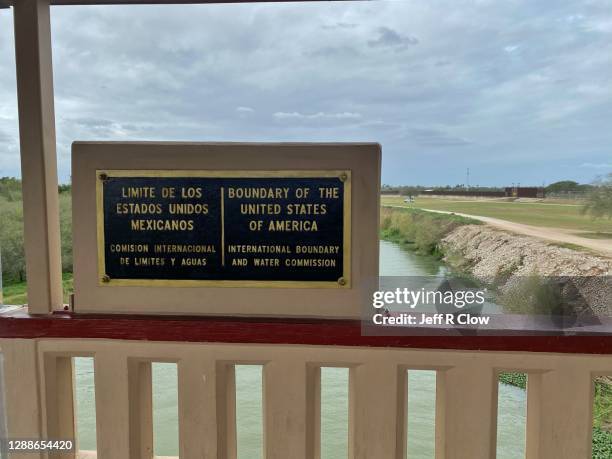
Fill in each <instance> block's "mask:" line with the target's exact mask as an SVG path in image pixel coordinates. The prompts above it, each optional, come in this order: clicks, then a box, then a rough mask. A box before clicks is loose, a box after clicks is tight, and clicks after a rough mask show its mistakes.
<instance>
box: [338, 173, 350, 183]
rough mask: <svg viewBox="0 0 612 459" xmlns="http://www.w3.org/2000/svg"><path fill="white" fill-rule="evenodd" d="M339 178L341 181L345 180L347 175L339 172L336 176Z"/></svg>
mask: <svg viewBox="0 0 612 459" xmlns="http://www.w3.org/2000/svg"><path fill="white" fill-rule="evenodd" d="M338 178H339V179H340V181H341V182H346V180H347V179H348V175H347V174H345V173H342V174H340V177H338Z"/></svg>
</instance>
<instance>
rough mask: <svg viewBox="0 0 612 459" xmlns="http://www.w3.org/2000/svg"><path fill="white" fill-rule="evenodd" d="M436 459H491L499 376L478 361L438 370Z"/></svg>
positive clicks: (494, 446)
mask: <svg viewBox="0 0 612 459" xmlns="http://www.w3.org/2000/svg"><path fill="white" fill-rule="evenodd" d="M436 381H437V387H436V459H491V458H494V457H495V450H496V440H497V439H496V432H497V386H498V382H497V373H496V371H495V370H494V369H493V368H491V367H489V366H487V365H483V364H479V362H478V359H477V358H476V359H475V361H474V362H472V363H466V364H464V365H461V366H458V367H453V368H450V369H447V370H442V371H438V374H437V378H436Z"/></svg>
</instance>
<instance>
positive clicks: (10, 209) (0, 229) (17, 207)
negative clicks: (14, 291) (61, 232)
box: [0, 198, 25, 282]
mask: <svg viewBox="0 0 612 459" xmlns="http://www.w3.org/2000/svg"><path fill="white" fill-rule="evenodd" d="M0 221H2V225H0V250H2V274H3V277H4V279H5V280H6V281H8V282H21V281H23V280H25V257H24V251H23V212H22V210H21V202H16V203H15V202H9V201H8V200H6V199H4V198H0Z"/></svg>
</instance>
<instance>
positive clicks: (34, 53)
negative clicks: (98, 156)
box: [13, 0, 63, 314]
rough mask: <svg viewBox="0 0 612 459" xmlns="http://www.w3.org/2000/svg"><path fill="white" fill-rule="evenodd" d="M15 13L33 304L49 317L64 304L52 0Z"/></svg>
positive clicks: (32, 0) (29, 1)
mask: <svg viewBox="0 0 612 459" xmlns="http://www.w3.org/2000/svg"><path fill="white" fill-rule="evenodd" d="M13 14H14V20H15V55H16V64H17V95H18V98H17V101H18V106H19V139H20V147H21V178H22V181H23V220H24V241H25V256H26V275H27V279H28V304H29V310H30V312H31V313H36V314H45V313H47V312H49V311H50V310H51V309H54V308H60V307H61V306H62V302H63V296H62V269H61V253H60V231H59V197H58V189H57V157H56V152H55V115H54V108H53V69H52V64H51V25H50V17H49V15H50V12H49V0H19V1H17V2H15V6H14V7H13Z"/></svg>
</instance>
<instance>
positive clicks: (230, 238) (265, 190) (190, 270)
mask: <svg viewBox="0 0 612 459" xmlns="http://www.w3.org/2000/svg"><path fill="white" fill-rule="evenodd" d="M97 189H98V206H99V208H98V233H99V234H98V242H99V260H98V261H99V271H100V279H101V282H102V283H108V284H113V285H122V284H123V285H168V286H192V285H200V284H204V285H206V284H210V285H226V284H227V285H239V284H243V285H249V286H251V285H254V286H256V285H261V286H274V285H277V286H300V285H304V286H307V285H310V286H340V287H346V286H348V284H349V279H350V276H349V268H350V249H349V246H348V244H349V243H350V172H349V171H251V172H235V171H185V172H178V171H151V170H149V171H99V172H98V188H97Z"/></svg>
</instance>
